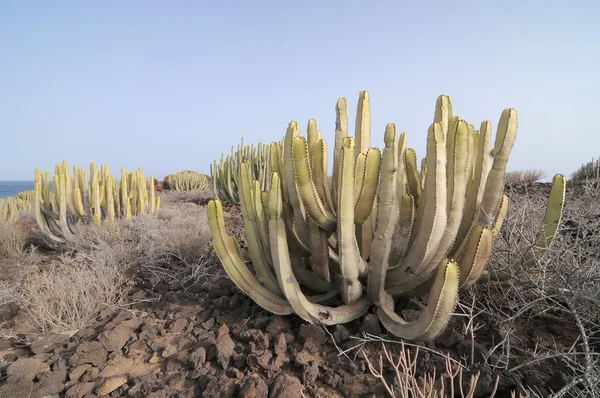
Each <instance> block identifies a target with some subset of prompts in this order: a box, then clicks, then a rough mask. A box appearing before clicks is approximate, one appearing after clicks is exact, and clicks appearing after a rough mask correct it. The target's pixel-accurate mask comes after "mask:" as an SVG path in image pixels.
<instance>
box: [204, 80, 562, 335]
mask: <svg viewBox="0 0 600 398" xmlns="http://www.w3.org/2000/svg"><path fill="white" fill-rule="evenodd" d="M336 113H337V118H336V134H335V146H334V157H333V177H332V179H331V184H330V182H329V179H328V176H327V170H328V162H327V153H328V152H327V144H326V142H325V140H323V139H322V138H321V134H320V133H319V131H318V129H317V123H316V121H315V120H313V119H311V120H310V121H309V124H308V131H307V137H302V136H300V133H299V127H298V123H296V122H292V123H290V124H289V126H288V129H287V133H286V135H285V138H284V140H283V142H282V143H281V142H274V143H272V144H271V145H270V149H269V151H270V153H271V156H270V162H269V163H268V164H267V165H266V170H265V171H266V173H267V174H266V175H268V176H269V178H268V179H267V186H266V187H263V184H262V182H261V181H259V180H258V179H257V178H256V177H255V176H254V175H253V173H252V170H251V164H250V163H249V162H247V161H242V160H241V161H240V165H239V173H238V175H237V181H238V185H237V186H238V189H239V199H240V206H241V210H242V215H243V219H244V230H245V237H246V240H247V245H248V251H249V257H250V260H251V261H252V265H253V268H254V270H255V275H253V274H252V273H251V272H250V271H249V269H248V268H247V266H246V264H245V262H244V260H243V258H242V254H241V253H242V252H241V249H240V246H239V244H238V243H237V242H236V241H235V239H234V238H233V237H232V236H230V235H229V234H228V233H227V231H226V224H225V220H224V215H223V208H222V204H221V201H220V200H213V201H210V202H209V204H208V214H209V225H210V229H211V234H212V237H213V240H214V246H215V249H216V252H217V254H218V256H219V258H220V260H221V262H222V264H223V266H224V268H225V270H226V272H227V274H228V275H229V277H230V278H231V279H232V280H233V281H234V282H235V284H236V285H237V286H238V287H239V288H240V289H241V290H242V291H244V292H245V293H246V294H247V295H249V296H250V297H251V298H252V299H253V300H254V301H255V302H256V303H258V305H260V306H261V307H263V308H264V309H266V310H268V311H270V312H272V313H275V314H280V315H284V314H291V313H295V314H297V315H298V316H300V317H301V318H302V319H304V320H305V321H307V322H310V323H319V324H325V325H332V324H339V323H345V322H349V321H352V320H354V319H356V318H359V317H361V316H362V315H363V314H365V313H366V312H367V311H368V310H369V308H370V307H371V306H372V305H375V306H376V308H377V313H378V316H379V318H380V320H381V322H382V324H383V325H384V326H385V328H386V329H387V330H388V331H390V332H391V333H392V334H394V335H395V336H398V337H400V338H403V339H409V340H428V339H432V338H434V337H436V336H437V335H438V334H439V333H441V331H442V330H443V329H444V328H445V327H446V325H447V323H448V321H449V319H450V317H451V314H452V312H453V311H454V309H455V307H456V304H457V301H458V294H459V291H461V290H465V289H468V288H470V287H471V286H473V285H474V284H475V283H476V282H477V281H478V280H480V278H485V279H489V278H494V279H496V280H497V279H500V280H501V279H505V278H507V277H509V274H505V273H503V274H497V273H494V275H490V273H489V271H488V270H487V268H486V264H487V262H488V260H489V258H490V256H491V253H492V248H493V244H494V239H495V238H496V236H497V235H498V231H499V230H500V228H501V226H502V223H503V220H504V217H505V215H506V213H507V211H508V206H509V199H508V197H507V196H506V195H504V192H503V190H504V177H505V172H506V165H507V161H508V158H509V154H510V152H511V150H512V147H513V143H514V141H515V138H516V133H517V113H516V111H515V110H514V109H506V110H504V111H503V113H502V116H501V118H500V122H499V125H498V129H497V133H496V138H495V143H494V145H493V146H492V126H491V123H490V122H487V121H485V122H483V123H482V124H481V127H480V129H479V130H476V129H475V128H474V127H473V126H472V125H470V124H468V123H467V122H466V121H464V120H463V119H461V118H459V117H456V116H454V113H453V108H452V100H451V98H450V97H448V96H443V95H442V96H440V97H439V98H438V100H437V103H436V108H435V116H434V122H433V123H432V124H431V126H430V127H429V130H428V133H427V154H426V157H425V158H424V160H423V162H422V163H421V167H420V170H419V168H418V166H417V164H418V162H417V156H416V153H415V151H414V150H413V149H411V148H407V135H406V134H405V133H402V134H400V135H398V133H397V132H396V127H395V125H394V124H388V125H387V127H386V131H385V135H384V144H385V147H384V148H383V150H380V149H377V148H371V147H370V136H371V127H370V124H371V120H370V103H369V95H368V93H367V92H361V94H360V99H359V103H358V112H357V118H356V130H355V137H354V138H353V137H350V136H349V135H348V112H347V103H346V100H345V99H344V98H340V99H339V100H338V103H337V107H336ZM565 184H566V181H565V178H564V176H562V175H560V174H559V175H556V176H555V177H554V179H553V186H552V191H551V194H550V198H549V202H548V208H547V213H546V216H545V220H544V227H543V230H542V231H541V233H540V234H539V237H538V239H537V241H536V243H535V245H534V246H533V247H532V249H531V250H529V251H528V252H527V253H525V255H524V260H523V262H521V263H520V264H519V266H524V267H527V268H531V267H532V266H533V265H534V264H536V261H537V259H538V258H537V257H536V255H537V254H538V250H544V249H546V248H548V246H549V245H550V244H551V242H552V241H553V239H554V236H555V234H556V231H557V227H558V223H559V222H560V219H561V216H562V210H563V205H564V197H565ZM425 295H428V296H429V297H428V301H427V306H426V308H425V310H424V311H423V312H422V313H421V315H420V317H419V318H418V319H417V320H415V321H408V320H405V319H403V318H402V317H401V316H400V315H398V314H397V313H396V312H395V311H394V305H395V299H396V298H398V297H422V296H425ZM339 298H341V301H340V300H339ZM336 303H337V304H338V305H335V304H336Z"/></svg>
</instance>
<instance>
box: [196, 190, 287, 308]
mask: <svg viewBox="0 0 600 398" xmlns="http://www.w3.org/2000/svg"><path fill="white" fill-rule="evenodd" d="M207 210H208V222H209V227H210V231H211V235H212V237H213V242H214V247H215V251H216V252H217V255H218V256H219V259H220V260H221V262H222V263H223V267H224V268H225V271H226V272H227V275H228V276H229V277H230V278H231V280H233V282H234V283H235V284H236V286H237V287H239V288H240V289H241V290H242V291H243V292H244V293H246V294H247V295H248V296H250V298H252V300H254V301H255V302H256V303H257V304H258V305H259V306H261V307H262V308H264V309H265V310H267V311H269V312H272V313H274V314H277V315H288V314H291V313H292V307H291V306H290V305H289V303H288V302H287V300H285V299H283V298H281V297H279V296H277V295H274V294H273V293H271V291H270V290H268V289H266V288H264V287H263V286H262V285H260V283H258V281H257V280H256V279H255V278H254V277H253V276H252V274H251V273H250V271H248V268H247V267H246V264H244V261H243V260H242V259H241V257H240V255H239V248H238V247H237V245H236V243H235V241H234V240H233V238H232V237H231V236H229V235H228V234H227V231H225V224H224V223H225V220H224V217H223V207H222V205H221V202H220V201H218V200H211V201H209V202H208V205H207Z"/></svg>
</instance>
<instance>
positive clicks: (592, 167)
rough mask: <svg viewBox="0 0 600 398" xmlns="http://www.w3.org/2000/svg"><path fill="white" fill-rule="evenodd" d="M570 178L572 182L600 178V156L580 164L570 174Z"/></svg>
mask: <svg viewBox="0 0 600 398" xmlns="http://www.w3.org/2000/svg"><path fill="white" fill-rule="evenodd" d="M571 180H572V181H574V182H586V181H588V180H596V181H598V180H600V158H599V159H592V160H591V161H590V162H587V163H586V164H584V165H582V166H581V167H580V168H579V169H577V170H576V171H575V172H574V173H573V174H571Z"/></svg>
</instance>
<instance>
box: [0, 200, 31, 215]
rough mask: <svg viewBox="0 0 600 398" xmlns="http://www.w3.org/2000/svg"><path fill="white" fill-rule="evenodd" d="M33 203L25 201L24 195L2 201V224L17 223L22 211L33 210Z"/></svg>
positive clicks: (0, 210)
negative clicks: (3, 222)
mask: <svg viewBox="0 0 600 398" xmlns="http://www.w3.org/2000/svg"><path fill="white" fill-rule="evenodd" d="M31 203H32V202H31V201H29V200H26V199H23V195H21V196H19V195H16V196H9V197H7V198H3V199H0V222H1V221H8V222H16V221H17V220H18V219H19V215H20V213H21V211H24V210H31Z"/></svg>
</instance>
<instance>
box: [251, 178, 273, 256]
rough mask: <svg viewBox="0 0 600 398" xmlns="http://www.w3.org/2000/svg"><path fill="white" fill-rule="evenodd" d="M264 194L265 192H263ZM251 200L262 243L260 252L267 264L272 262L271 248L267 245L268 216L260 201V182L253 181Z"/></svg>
mask: <svg viewBox="0 0 600 398" xmlns="http://www.w3.org/2000/svg"><path fill="white" fill-rule="evenodd" d="M265 194H266V192H265ZM252 196H253V200H252V203H253V205H254V209H253V211H254V212H255V214H256V221H257V222H258V231H259V232H260V233H259V234H258V235H259V238H260V243H261V244H262V248H263V250H262V253H263V254H264V255H265V261H266V262H267V264H273V261H272V259H271V250H270V247H269V241H270V240H269V228H268V225H267V224H268V218H267V215H266V212H265V208H264V206H263V201H262V192H261V190H260V182H258V181H254V188H253V190H252Z"/></svg>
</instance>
